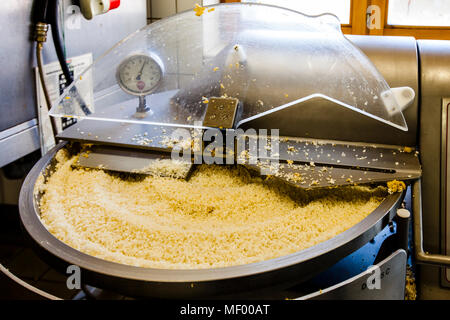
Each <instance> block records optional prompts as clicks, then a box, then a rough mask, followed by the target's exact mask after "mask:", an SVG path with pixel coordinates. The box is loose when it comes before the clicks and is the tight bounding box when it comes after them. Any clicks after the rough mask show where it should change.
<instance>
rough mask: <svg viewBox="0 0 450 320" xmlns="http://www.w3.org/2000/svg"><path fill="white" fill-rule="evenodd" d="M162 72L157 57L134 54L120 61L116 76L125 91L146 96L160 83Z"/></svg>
mask: <svg viewBox="0 0 450 320" xmlns="http://www.w3.org/2000/svg"><path fill="white" fill-rule="evenodd" d="M162 74H163V71H162V68H161V65H160V63H158V61H157V59H155V58H153V57H151V56H149V55H146V54H134V55H132V56H129V57H127V58H126V59H125V60H123V61H122V62H121V63H120V65H119V67H118V68H117V73H116V77H117V82H118V84H119V86H120V87H121V88H122V89H123V90H124V91H125V92H127V93H129V94H132V95H137V96H145V95H148V94H150V93H151V92H152V91H153V90H154V89H155V88H156V87H157V86H158V85H159V84H160V82H161V79H162Z"/></svg>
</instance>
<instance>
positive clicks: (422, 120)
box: [20, 36, 450, 298]
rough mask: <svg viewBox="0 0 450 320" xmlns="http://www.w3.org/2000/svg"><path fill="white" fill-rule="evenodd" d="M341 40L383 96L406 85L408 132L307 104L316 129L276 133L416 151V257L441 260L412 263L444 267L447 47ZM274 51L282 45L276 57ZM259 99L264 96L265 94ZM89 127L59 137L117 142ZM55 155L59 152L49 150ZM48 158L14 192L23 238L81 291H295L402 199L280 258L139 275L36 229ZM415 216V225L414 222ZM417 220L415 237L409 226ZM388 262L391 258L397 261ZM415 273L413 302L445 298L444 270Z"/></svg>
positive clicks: (134, 129)
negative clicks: (360, 58)
mask: <svg viewBox="0 0 450 320" xmlns="http://www.w3.org/2000/svg"><path fill="white" fill-rule="evenodd" d="M348 39H350V40H351V41H352V42H353V43H354V44H355V45H356V46H357V47H359V48H360V49H361V50H362V51H363V52H364V53H365V54H366V55H367V56H368V57H369V59H370V60H371V61H372V63H373V64H374V65H375V66H376V68H377V69H378V70H379V72H380V73H381V74H382V75H383V77H384V78H385V79H386V81H387V83H388V84H389V86H390V87H404V86H408V87H410V88H412V89H413V90H414V91H415V92H416V98H415V100H414V102H413V104H412V105H410V106H409V107H408V108H407V109H406V110H404V117H405V121H406V124H407V126H408V131H400V130H398V129H395V128H393V127H391V126H388V125H385V124H383V123H380V122H379V121H375V120H373V119H371V118H367V117H359V118H358V117H356V116H355V117H352V116H351V115H350V114H347V115H348V117H347V116H346V117H342V114H339V113H336V114H332V113H330V112H329V111H330V110H331V109H330V107H329V105H327V103H323V102H320V103H318V104H317V105H316V107H317V109H316V112H317V113H316V116H317V118H318V119H319V120H320V122H319V125H317V123H314V122H311V126H310V127H308V122H305V125H306V127H301V128H295V127H293V126H292V125H285V126H284V128H287V129H288V130H290V131H289V134H292V135H294V134H295V133H296V134H295V135H297V136H303V135H305V133H312V135H311V136H310V137H311V138H317V139H326V138H328V139H329V138H330V136H331V137H333V138H335V139H337V140H344V141H351V142H365V143H374V144H384V145H391V146H392V145H394V146H409V147H418V149H419V151H420V154H419V158H420V161H421V163H422V165H423V178H422V181H420V180H417V181H415V182H414V184H413V198H412V202H413V209H414V217H415V224H416V226H417V228H416V229H415V237H416V238H417V237H418V238H417V239H419V240H423V242H424V248H425V250H427V251H429V252H431V253H432V254H434V253H436V254H441V255H440V256H435V255H432V254H431V255H427V254H425V253H424V252H421V251H420V249H421V247H420V246H419V247H418V246H417V244H418V243H419V244H420V241H418V242H417V243H416V245H415V249H416V250H417V253H418V254H417V255H416V258H417V262H419V263H423V264H427V263H434V264H437V265H439V264H445V262H446V258H445V257H444V256H443V254H445V249H446V248H447V249H448V248H449V247H450V245H448V243H447V241H448V239H449V238H450V237H449V229H450V228H448V226H447V227H446V225H445V223H448V221H450V219H449V218H448V216H446V214H447V215H448V213H446V211H445V205H446V199H447V198H449V197H448V196H447V194H446V193H444V191H443V190H447V189H446V181H447V180H446V175H445V174H446V171H447V168H446V167H445V163H446V161H445V159H446V157H445V155H444V153H443V150H447V149H446V148H444V147H446V145H445V144H443V143H442V141H446V139H443V136H442V135H443V124H444V123H445V124H446V123H447V122H445V121H444V120H445V119H446V118H445V117H446V115H447V113H444V112H443V110H447V109H446V108H443V105H444V104H445V103H446V102H447V101H448V100H446V99H445V98H446V96H447V94H448V93H447V89H446V83H447V80H448V79H449V78H450V71H448V70H450V67H449V68H446V67H448V66H449V65H450V45H449V44H448V42H445V41H444V42H442V41H437V42H433V41H416V40H415V39H413V38H405V37H372V36H371V37H368V36H348ZM282 49H283V48H282V46H281V47H280V48H279V50H280V52H282ZM311 81H314V79H311ZM295 85H296V84H295V82H288V83H286V86H288V87H287V90H285V91H289V86H293V87H295ZM265 94H266V95H270V94H271V92H270V91H268V92H265ZM273 94H274V95H279V94H280V92H275V91H274V92H273ZM448 102H450V101H448ZM448 102H447V104H446V106H447V105H448ZM443 115H444V116H445V117H444V116H443ZM328 117H329V118H328ZM336 117H340V120H342V121H337V122H336V121H334V120H335V118H336ZM97 121H98V120H83V121H80V122H79V123H78V124H76V126H74V127H71V128H69V129H68V130H66V131H65V132H63V133H62V135H61V137H62V138H63V139H67V140H71V139H75V140H77V139H79V132H89V133H90V136H99V137H102V138H101V139H99V140H98V141H97V142H102V143H105V144H111V142H110V141H109V140H112V141H120V139H121V138H124V137H121V136H119V135H118V134H117V130H116V128H117V127H121V126H122V124H120V123H119V122H116V123H113V124H111V123H105V122H103V121H98V122H97ZM349 124H351V125H352V126H351V127H350V126H349ZM124 126H128V127H129V128H130V129H131V130H130V133H127V134H131V135H133V134H140V133H142V130H145V128H149V127H150V128H151V126H152V125H147V126H142V125H135V124H125V125H124ZM114 135H117V137H115V136H114ZM108 137H109V138H110V139H108ZM111 137H113V138H114V139H111ZM130 137H132V136H130ZM116 138H117V139H116ZM445 138H447V136H445ZM124 139H126V140H127V142H126V143H128V144H129V143H130V142H129V139H128V138H124ZM61 147H63V145H59V146H58V147H57V148H61ZM56 151H57V150H54V151H53V152H51V153H50V154H48V155H47V156H46V157H44V158H43V159H42V160H41V161H40V162H39V163H38V164H37V165H36V166H35V168H34V169H33V171H32V172H31V173H30V175H29V176H28V177H27V180H26V182H25V185H24V188H23V190H22V193H21V208H20V209H21V218H22V222H23V224H24V226H25V229H26V231H27V233H28V235H29V236H30V237H31V238H32V240H33V241H34V244H35V245H36V247H37V249H38V250H40V251H41V252H42V253H43V254H44V255H45V256H47V257H49V260H50V261H53V262H54V263H55V264H56V265H59V266H60V267H61V268H64V267H66V266H67V265H68V264H77V265H79V266H80V267H82V269H83V274H84V275H85V277H86V278H85V280H86V282H87V283H89V284H92V285H96V286H99V287H102V288H109V289H113V290H117V291H121V292H123V293H125V294H132V295H136V296H155V295H156V296H159V297H204V296H209V295H213V294H214V295H227V294H233V293H235V292H238V291H241V292H242V291H254V290H259V289H261V288H268V287H274V288H283V287H286V285H287V284H290V285H291V284H293V283H294V282H297V283H301V282H302V281H304V280H305V279H307V278H309V277H311V276H312V275H313V274H315V273H316V272H318V271H319V269H321V268H319V266H320V267H322V268H327V267H329V266H331V265H332V264H334V263H335V262H337V261H338V260H339V259H340V258H342V257H344V256H345V255H347V254H349V253H350V252H352V251H354V250H356V249H358V248H359V247H361V246H362V245H364V244H365V243H367V242H368V241H369V240H370V239H371V238H373V237H374V236H375V235H376V234H377V233H378V232H380V231H381V228H382V227H384V226H385V225H386V224H387V223H388V222H389V221H391V220H392V218H393V216H394V215H395V211H396V209H397V208H398V207H399V205H400V203H401V200H402V197H403V194H394V195H391V196H389V197H388V198H387V199H386V200H385V201H384V202H383V203H382V204H381V205H380V207H379V208H378V209H377V210H375V211H374V212H373V213H372V214H371V215H370V216H369V217H368V218H366V219H365V220H363V221H362V222H361V223H359V224H357V225H356V226H355V227H353V228H351V229H349V230H348V231H346V232H344V233H343V234H341V235H338V236H337V237H335V238H333V239H331V240H329V241H327V242H324V243H322V244H320V245H317V246H314V247H312V248H310V249H307V250H304V251H301V252H298V253H295V254H292V255H289V256H286V257H281V258H278V259H272V260H268V261H264V262H261V263H256V264H250V265H245V266H238V267H230V268H223V269H215V270H214V269H211V270H203V271H198V270H188V271H186V270H152V269H142V268H135V267H129V266H124V265H119V264H115V263H111V262H107V261H103V260H100V259H97V258H94V257H91V256H87V255H85V254H83V253H81V252H78V251H76V250H74V249H72V248H70V247H68V246H66V245H65V244H63V243H61V242H60V241H58V240H57V239H56V238H54V237H53V236H52V235H50V234H49V233H48V231H47V230H46V229H45V228H44V227H43V225H42V224H41V223H40V221H39V210H38V207H37V201H38V199H36V198H35V197H34V194H33V188H34V184H35V181H36V179H37V177H38V175H39V174H41V173H44V174H45V172H46V168H47V166H48V165H50V166H51V163H52V159H53V156H54V154H55V152H56ZM420 183H422V189H420ZM422 213H423V214H422ZM421 215H422V218H423V220H421V219H420V217H421ZM421 221H423V227H424V229H423V234H422V230H421V228H420V227H421V225H420V223H418V222H421ZM422 235H423V239H422V237H421V236H422ZM447 254H448V252H447ZM394 256H395V255H393V257H394ZM400 256H403V254H400ZM395 257H396V259H400V258H399V255H396V256H395ZM402 259H404V258H402ZM419 271H420V273H419V283H420V286H419V288H420V289H421V290H420V291H421V294H422V297H424V298H426V297H446V296H447V295H448V292H449V290H447V289H444V288H443V286H445V285H446V281H447V279H446V276H447V274H446V273H445V270H444V269H440V268H439V267H428V266H426V265H423V266H422V265H421V266H420V269H419ZM192 284H193V285H192Z"/></svg>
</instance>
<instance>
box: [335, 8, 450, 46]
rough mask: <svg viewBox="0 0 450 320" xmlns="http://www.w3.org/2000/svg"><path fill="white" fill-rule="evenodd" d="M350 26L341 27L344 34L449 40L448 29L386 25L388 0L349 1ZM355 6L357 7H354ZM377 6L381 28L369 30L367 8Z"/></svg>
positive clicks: (449, 31) (449, 33)
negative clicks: (350, 4) (350, 10)
mask: <svg viewBox="0 0 450 320" xmlns="http://www.w3.org/2000/svg"><path fill="white" fill-rule="evenodd" d="M351 2H352V6H351V8H352V12H351V16H352V17H354V18H352V20H351V21H352V25H351V26H342V31H343V32H344V33H346V34H365V35H385V36H410V37H415V38H416V39H438V40H450V27H436V26H403V25H390V24H388V14H389V0H351ZM354 4H357V5H354ZM371 5H377V6H379V8H380V9H381V12H380V15H381V17H380V18H381V21H382V24H381V28H380V29H373V30H369V29H368V28H367V13H366V11H367V8H368V7H369V6H371Z"/></svg>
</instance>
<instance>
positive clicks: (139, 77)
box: [136, 61, 147, 81]
mask: <svg viewBox="0 0 450 320" xmlns="http://www.w3.org/2000/svg"><path fill="white" fill-rule="evenodd" d="M146 63H147V61H144V63H143V64H142V68H141V70H140V71H139V73H138V76H137V77H136V80H138V81H139V80H141V76H142V71H144V67H145V64H146Z"/></svg>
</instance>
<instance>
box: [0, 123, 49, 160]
mask: <svg viewBox="0 0 450 320" xmlns="http://www.w3.org/2000/svg"><path fill="white" fill-rule="evenodd" d="M17 127H20V125H19V126H17ZM22 127H23V126H22ZM12 129H15V127H14V128H12ZM10 130H11V129H10ZM39 148H40V142H39V130H38V126H37V125H34V126H31V127H28V126H27V127H26V129H24V130H22V131H19V132H17V133H14V134H12V135H10V136H8V137H5V138H4V139H1V140H0V150H1V151H2V152H0V168H1V167H3V166H5V165H7V164H8V163H10V162H12V161H14V160H17V159H19V158H22V157H23V156H26V155H27V154H29V153H30V152H33V151H35V150H37V149H39Z"/></svg>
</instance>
